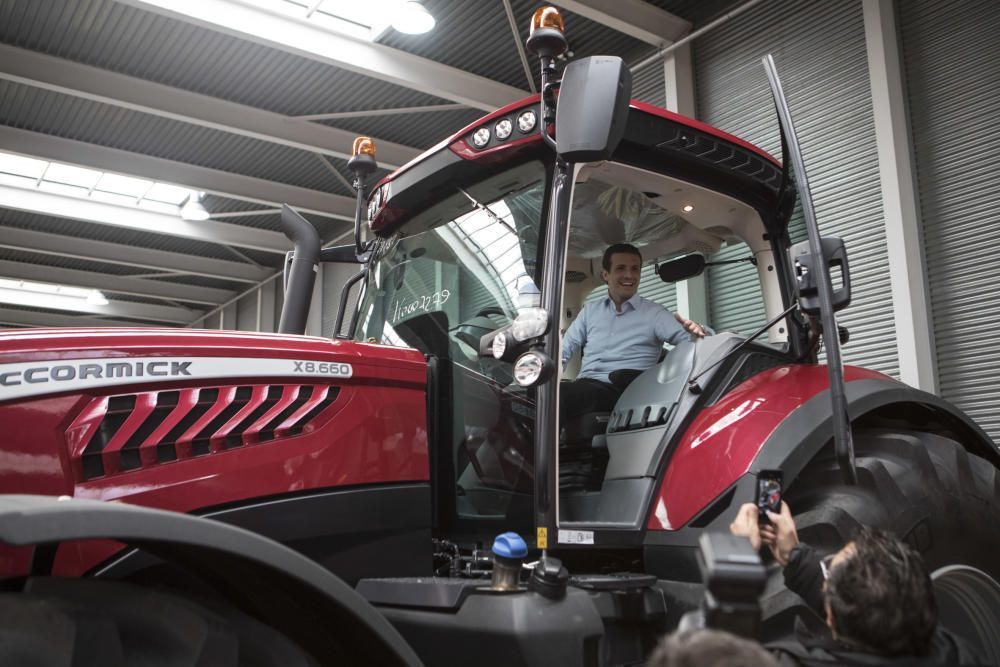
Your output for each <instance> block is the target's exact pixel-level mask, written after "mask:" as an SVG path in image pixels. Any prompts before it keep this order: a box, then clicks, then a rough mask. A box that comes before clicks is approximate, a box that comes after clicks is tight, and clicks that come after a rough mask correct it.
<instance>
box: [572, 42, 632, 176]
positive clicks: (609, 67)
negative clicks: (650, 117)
mask: <svg viewBox="0 0 1000 667" xmlns="http://www.w3.org/2000/svg"><path fill="white" fill-rule="evenodd" d="M631 96H632V73H631V72H630V71H629V69H628V67H626V66H625V63H624V61H622V59H621V58H618V57H616V56H591V57H589V58H581V59H580V60H574V61H573V62H571V63H570V64H569V65H567V66H566V69H565V70H564V71H563V76H562V82H561V83H560V85H559V100H558V102H557V104H556V150H557V151H558V153H559V155H560V157H562V158H563V159H564V160H566V161H567V162H594V161H597V160H607V159H609V158H610V157H611V154H612V153H613V152H614V150H615V148H617V147H618V144H619V142H621V140H622V137H623V136H624V134H625V123H626V121H627V120H628V105H629V99H630V98H631Z"/></svg>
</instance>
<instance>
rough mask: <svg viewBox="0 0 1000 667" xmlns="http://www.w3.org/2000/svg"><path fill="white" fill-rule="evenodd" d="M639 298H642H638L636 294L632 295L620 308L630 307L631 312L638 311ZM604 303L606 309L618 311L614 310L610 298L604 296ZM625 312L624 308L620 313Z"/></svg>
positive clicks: (613, 303) (613, 304)
mask: <svg viewBox="0 0 1000 667" xmlns="http://www.w3.org/2000/svg"><path fill="white" fill-rule="evenodd" d="M641 298H642V297H640V296H639V293H638V292H636V293H635V294H633V295H632V298H630V299H628V300H627V301H625V303H623V304H622V306H631V307H632V310H639V300H640V299H641ZM604 303H606V304H607V306H608V308H610V309H611V310H613V311H615V312H618V309H617V308H615V302H614V301H612V300H611V297H610V296H608V295H605V297H604ZM626 310H627V309H626V308H622V310H621V312H623V313H624V312H626Z"/></svg>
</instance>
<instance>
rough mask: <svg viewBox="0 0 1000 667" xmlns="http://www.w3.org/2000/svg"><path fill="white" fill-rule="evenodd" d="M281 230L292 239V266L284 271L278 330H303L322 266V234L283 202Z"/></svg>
mask: <svg viewBox="0 0 1000 667" xmlns="http://www.w3.org/2000/svg"><path fill="white" fill-rule="evenodd" d="M281 231H283V232H284V233H285V236H287V237H288V240H289V241H291V242H292V245H293V246H294V249H293V250H292V255H291V263H290V266H286V268H287V271H286V272H285V304H284V306H282V308H281V320H280V321H279V322H278V333H283V334H300V335H301V334H304V333H305V332H306V319H307V318H308V317H309V302H310V301H312V291H313V284H314V283H315V282H316V273H317V271H318V269H319V234H317V233H316V228H315V227H313V226H312V224H311V223H310V222H309V221H308V220H306V219H305V218H303V217H302V216H301V215H299V214H298V213H296V212H295V211H293V210H292V209H290V208H288V205H287V204H283V205H282V206H281Z"/></svg>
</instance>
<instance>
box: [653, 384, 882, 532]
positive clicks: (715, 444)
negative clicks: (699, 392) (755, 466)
mask: <svg viewBox="0 0 1000 667" xmlns="http://www.w3.org/2000/svg"><path fill="white" fill-rule="evenodd" d="M844 380H845V381H847V382H852V381H855V380H892V378H890V377H889V376H887V375H883V374H881V373H877V372H875V371H870V370H866V369H864V368H858V367H856V366H845V367H844ZM829 386H830V382H829V378H828V375H827V369H826V366H804V365H795V366H779V367H778V368H773V369H770V370H767V371H764V372H763V373H760V374H758V375H755V376H754V377H752V378H750V379H749V380H747V381H746V382H744V383H742V384H741V385H739V386H738V387H736V388H735V389H733V390H732V391H730V392H729V393H728V394H726V396H725V397H723V399H722V400H721V401H719V402H718V403H716V404H715V405H713V406H711V407H709V408H708V409H706V410H704V411H703V412H702V413H701V414H699V415H698V416H697V417H696V418H695V420H694V421H693V422H692V423H691V426H690V427H689V428H688V430H687V431H686V432H685V433H684V436H683V437H682V438H681V441H680V443H678V446H677V449H676V451H675V452H674V454H673V457H672V458H671V459H670V464H669V466H668V467H667V472H666V475H665V476H664V478H663V482H662V483H661V484H660V488H659V490H658V492H657V497H656V498H655V500H654V503H653V508H652V511H651V512H650V515H649V519H648V521H647V524H646V527H647V528H648V529H649V530H677V529H678V528H681V527H683V526H684V525H686V524H687V523H688V521H690V520H691V519H693V518H694V517H695V515H697V513H698V512H700V511H701V510H703V509H705V508H706V507H708V505H709V504H710V503H711V502H712V501H713V500H714V499H715V498H717V497H718V496H719V495H720V494H722V493H723V492H724V491H725V490H726V489H727V488H728V487H729V486H730V485H731V484H732V483H733V482H735V481H736V480H737V479H739V478H740V476H742V475H743V474H744V473H746V472H747V470H749V469H750V464H751V463H753V460H754V459H755V458H756V457H757V454H758V453H759V452H760V450H761V448H762V447H763V446H764V443H765V442H766V441H767V439H768V437H769V436H770V435H771V433H773V432H774V430H775V429H776V428H777V427H778V426H779V425H780V424H781V422H783V421H784V420H785V419H786V418H788V416H789V415H790V414H791V413H792V412H794V411H795V410H796V409H797V408H799V407H801V406H802V405H803V404H804V403H805V402H806V401H808V400H809V399H811V398H813V397H814V396H816V395H817V394H819V393H820V392H822V391H826V390H827V389H828V388H829Z"/></svg>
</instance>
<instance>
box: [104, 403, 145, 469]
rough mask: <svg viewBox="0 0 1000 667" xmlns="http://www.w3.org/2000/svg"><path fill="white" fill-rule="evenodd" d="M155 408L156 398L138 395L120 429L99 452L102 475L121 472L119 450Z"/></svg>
mask: <svg viewBox="0 0 1000 667" xmlns="http://www.w3.org/2000/svg"><path fill="white" fill-rule="evenodd" d="M155 407H156V396H155V395H154V394H138V395H137V396H136V397H135V407H134V408H132V412H131V413H130V414H129V416H128V418H126V419H125V423H124V424H122V425H121V428H119V429H118V431H117V432H116V433H115V434H114V435H113V436H112V437H111V440H109V441H108V444H106V445H105V446H104V449H102V450H101V460H102V461H103V464H104V474H105V475H113V474H115V473H117V472H121V449H122V447H124V446H125V443H126V442H128V439H129V438H131V437H132V434H133V433H135V432H136V431H137V430H138V429H139V427H140V426H142V423H143V422H144V421H146V418H147V417H149V415H150V414H152V412H153V408H155Z"/></svg>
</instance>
